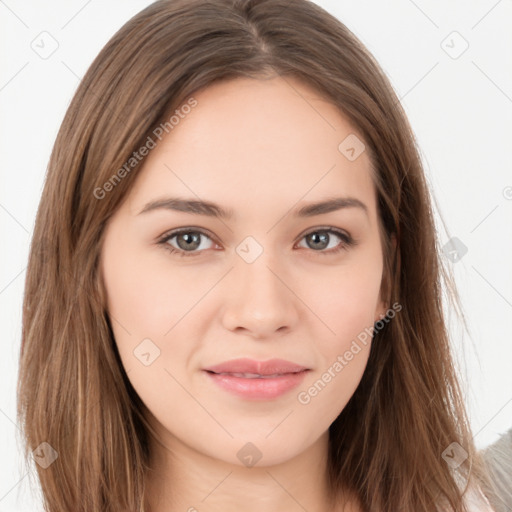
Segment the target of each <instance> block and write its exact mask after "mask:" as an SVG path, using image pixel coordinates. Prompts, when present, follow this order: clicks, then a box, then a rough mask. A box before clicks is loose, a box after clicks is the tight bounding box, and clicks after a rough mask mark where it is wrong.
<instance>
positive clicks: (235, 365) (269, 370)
mask: <svg viewBox="0 0 512 512" xmlns="http://www.w3.org/2000/svg"><path fill="white" fill-rule="evenodd" d="M204 370H206V371H209V372H213V373H251V374H257V375H283V374H286V373H298V372H302V371H304V370H309V368H306V367H305V366H302V365H300V364H297V363H292V362H291V361H286V360H284V359H269V360H268V361H256V360H254V359H246V358H241V359H232V360H230V361H225V362H224V363H220V364H216V365H214V366H209V367H207V368H204Z"/></svg>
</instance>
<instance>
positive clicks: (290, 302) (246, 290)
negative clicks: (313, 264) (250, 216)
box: [225, 237, 297, 334]
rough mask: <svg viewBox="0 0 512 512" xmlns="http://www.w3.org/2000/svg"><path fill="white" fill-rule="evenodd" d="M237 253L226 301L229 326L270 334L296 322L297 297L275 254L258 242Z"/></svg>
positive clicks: (247, 243) (241, 246) (242, 246)
mask: <svg viewBox="0 0 512 512" xmlns="http://www.w3.org/2000/svg"><path fill="white" fill-rule="evenodd" d="M248 238H251V237H248ZM236 251H237V257H236V258H235V264H234V268H233V271H232V273H231V279H230V283H229V285H228V286H229V289H230V290H229V292H228V295H229V298H227V297H226V300H225V306H226V309H225V315H226V316H225V322H226V324H227V325H226V326H227V327H229V328H231V329H234V328H238V327H243V328H246V329H248V330H250V331H253V332H254V333H257V332H259V333H260V334H263V333H264V332H265V333H266V334H270V333H272V332H274V331H276V330H278V329H281V328H283V327H285V326H287V327H289V326H290V325H292V324H293V323H294V322H295V321H296V318H297V304H296V297H295V295H294V293H292V291H291V290H290V289H289V288H288V286H290V284H289V283H288V282H287V281H288V279H287V276H286V275H285V274H286V272H285V270H283V266H282V265H280V264H278V263H277V262H276V258H274V255H273V253H272V251H271V250H270V249H268V250H267V249H265V248H263V246H262V245H261V244H259V243H258V242H257V241H256V240H255V239H252V240H251V239H248V240H244V241H243V242H242V243H241V244H239V246H238V247H237V249H236ZM287 285H288V286H287Z"/></svg>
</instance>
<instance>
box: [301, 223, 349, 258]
mask: <svg viewBox="0 0 512 512" xmlns="http://www.w3.org/2000/svg"><path fill="white" fill-rule="evenodd" d="M333 235H334V237H335V238H338V239H340V240H341V242H338V243H337V244H336V243H335V244H334V246H333V245H332V244H331V241H332V239H333ZM301 240H306V243H307V244H309V246H310V247H312V248H313V249H314V252H318V253H319V254H322V255H325V256H328V255H332V254H336V253H338V252H340V251H342V250H347V249H349V248H350V247H353V246H354V245H356V241H355V240H354V239H353V238H352V237H351V236H350V235H348V234H347V233H344V232H343V231H340V230H339V229H336V228H333V227H328V228H321V229H319V228H317V229H315V231H310V232H309V233H307V234H306V235H304V236H303V238H302V239H301ZM329 246H330V248H329ZM326 248H329V250H327V251H325V250H323V249H326Z"/></svg>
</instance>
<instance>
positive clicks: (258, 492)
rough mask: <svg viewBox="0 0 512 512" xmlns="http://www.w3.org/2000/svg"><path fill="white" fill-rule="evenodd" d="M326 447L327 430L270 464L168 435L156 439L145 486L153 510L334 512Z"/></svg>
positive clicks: (168, 511)
mask: <svg viewBox="0 0 512 512" xmlns="http://www.w3.org/2000/svg"><path fill="white" fill-rule="evenodd" d="M327 450H328V432H325V434H324V435H323V436H321V437H320V438H319V439H318V440H317V441H316V442H315V443H314V444H313V445H311V446H310V447H309V448H307V449H306V450H305V451H304V452H302V453H300V454H298V455H297V456H296V457H294V458H293V459H290V460H286V461H283V462H282V463H279V464H274V465H272V466H264V465H263V464H260V463H258V464H257V465H255V466H253V467H245V466H243V465H233V464H230V463H227V462H224V461H221V460H218V459H214V458H212V457H209V456H208V455H206V454H204V453H199V452H198V451H196V450H194V449H192V448H191V447H190V446H187V445H185V444H183V443H181V442H180V441H178V440H177V439H176V438H172V437H171V438H169V437H166V439H165V447H164V446H162V444H160V443H159V442H156V441H153V442H152V447H151V452H152V461H153V462H152V465H151V467H152V471H151V472H150V473H149V476H148V492H147V495H148V499H149V505H150V507H149V510H150V511H151V512H178V511H179V512H185V511H187V512H208V511H221V510H222V511H223V512H231V511H237V512H238V511H240V510H244V512H256V511H257V512H261V510H265V511H266V512H278V511H279V512H281V511H282V510H286V511H289V512H294V511H297V512H303V511H304V510H307V511H309V512H328V511H329V512H332V510H333V508H332V507H330V504H329V501H328V495H329V492H328V487H327V465H326V462H327ZM260 462H261V463H262V462H263V460H262V461H260ZM336 510H340V512H341V511H342V510H344V511H345V512H348V511H349V510H355V509H352V508H350V509H349V508H348V507H345V508H344V509H343V508H340V509H336Z"/></svg>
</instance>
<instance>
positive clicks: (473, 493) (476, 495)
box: [464, 485, 494, 512]
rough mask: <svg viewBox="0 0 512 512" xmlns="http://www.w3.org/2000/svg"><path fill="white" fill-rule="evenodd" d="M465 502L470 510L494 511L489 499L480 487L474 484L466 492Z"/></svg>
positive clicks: (480, 511) (476, 511)
mask: <svg viewBox="0 0 512 512" xmlns="http://www.w3.org/2000/svg"><path fill="white" fill-rule="evenodd" d="M464 500H465V501H464V503H465V504H466V505H467V508H468V511H470V512H494V509H493V508H492V507H491V505H490V503H489V500H488V499H487V498H486V497H485V495H484V493H483V492H482V490H481V489H480V487H478V486H476V485H473V486H472V487H469V488H468V489H467V491H466V492H465V494H464Z"/></svg>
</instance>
